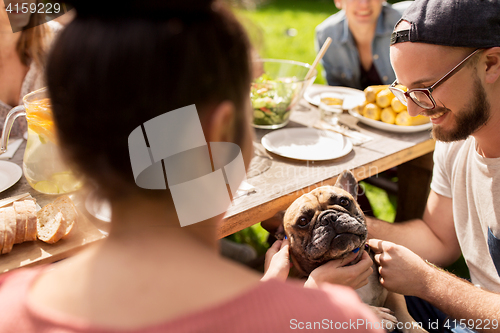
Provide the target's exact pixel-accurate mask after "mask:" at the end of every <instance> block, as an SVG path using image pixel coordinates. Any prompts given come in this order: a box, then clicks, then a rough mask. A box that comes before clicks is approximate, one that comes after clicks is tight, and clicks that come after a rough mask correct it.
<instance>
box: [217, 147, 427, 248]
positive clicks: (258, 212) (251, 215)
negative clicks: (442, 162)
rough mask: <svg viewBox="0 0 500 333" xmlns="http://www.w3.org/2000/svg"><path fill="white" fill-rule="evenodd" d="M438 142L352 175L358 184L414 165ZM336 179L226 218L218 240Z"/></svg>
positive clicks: (358, 169)
mask: <svg viewBox="0 0 500 333" xmlns="http://www.w3.org/2000/svg"><path fill="white" fill-rule="evenodd" d="M434 146H435V140H434V139H429V140H426V141H424V142H422V143H419V144H417V145H415V146H412V147H409V148H406V149H404V150H401V151H399V152H397V153H395V154H392V155H389V156H386V157H383V158H381V159H379V160H377V161H375V162H371V163H367V164H365V165H361V166H359V167H357V168H355V169H352V170H351V171H352V172H353V174H354V175H355V176H356V179H357V180H358V181H360V180H363V179H365V178H368V177H371V176H373V175H376V174H377V173H380V172H383V171H386V170H388V169H390V168H393V167H395V166H398V165H400V164H402V163H405V162H408V161H411V160H413V159H415V158H417V157H420V156H422V155H425V154H427V153H430V152H432V151H433V150H434ZM336 181H337V176H335V177H331V178H328V179H325V180H323V181H321V182H318V183H315V184H312V185H309V186H307V187H304V188H302V189H300V190H297V191H295V192H292V193H289V194H287V195H284V196H281V197H279V198H276V199H274V200H271V201H268V202H266V203H264V204H262V205H259V206H256V207H252V208H250V209H248V210H245V211H242V212H239V213H237V214H234V215H232V216H229V217H227V218H224V219H223V221H222V223H221V225H220V226H219V228H218V230H217V236H218V237H219V238H223V237H226V236H228V235H231V234H233V233H235V232H237V231H240V230H242V229H245V228H248V227H250V226H252V225H254V224H256V223H258V222H261V221H263V220H266V219H268V218H270V217H272V216H274V214H276V213H277V212H278V211H280V210H285V209H286V208H287V207H288V206H289V205H290V204H291V203H292V202H293V201H294V200H295V199H297V198H298V197H300V196H301V195H303V194H305V193H308V192H310V191H312V190H313V189H315V188H317V187H319V186H325V185H335V182H336Z"/></svg>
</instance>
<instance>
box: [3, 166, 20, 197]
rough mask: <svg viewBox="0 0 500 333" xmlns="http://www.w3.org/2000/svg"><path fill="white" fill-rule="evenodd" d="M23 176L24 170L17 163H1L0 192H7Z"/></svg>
mask: <svg viewBox="0 0 500 333" xmlns="http://www.w3.org/2000/svg"><path fill="white" fill-rule="evenodd" d="M22 175H23V169H21V167H20V166H19V165H17V164H15V163H12V162H7V161H0V192H3V191H5V190H6V189H8V188H9V187H11V186H12V185H14V184H15V183H17V181H18V180H19V179H21V176H22Z"/></svg>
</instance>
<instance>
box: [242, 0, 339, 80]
mask: <svg viewBox="0 0 500 333" xmlns="http://www.w3.org/2000/svg"><path fill="white" fill-rule="evenodd" d="M337 11H338V10H337V8H336V7H335V5H334V4H333V0H316V1H311V0H275V1H271V2H269V3H267V4H266V5H263V6H262V7H260V8H258V9H256V10H252V11H248V10H237V14H238V16H239V17H240V19H241V20H242V22H243V24H244V25H245V27H246V28H247V31H248V32H249V35H250V38H251V40H252V43H253V45H254V47H255V49H256V50H257V51H258V52H259V54H260V55H261V57H262V58H275V59H289V60H296V61H301V62H306V63H309V64H312V63H313V61H314V58H316V49H315V47H314V29H315V28H316V26H317V25H318V24H320V23H321V22H323V21H324V20H325V19H326V18H327V17H329V16H330V15H332V14H334V13H336V12H337ZM287 29H295V30H296V31H297V34H296V35H295V36H288V35H287V34H286V31H287ZM317 69H318V73H319V74H318V76H317V78H316V81H315V82H316V83H320V84H325V82H326V81H325V79H324V78H323V76H322V75H321V71H322V67H321V65H319V66H318V67H317Z"/></svg>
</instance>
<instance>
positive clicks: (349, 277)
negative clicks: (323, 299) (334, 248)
mask: <svg viewBox="0 0 500 333" xmlns="http://www.w3.org/2000/svg"><path fill="white" fill-rule="evenodd" d="M362 251H363V250H362ZM357 256H358V254H357V253H351V254H350V255H349V256H347V257H346V258H344V259H336V260H331V261H329V262H327V263H326V264H323V265H321V266H319V267H318V268H316V269H315V270H313V271H312V272H311V274H310V275H309V278H308V279H307V281H306V283H305V284H304V287H307V288H318V287H319V286H320V284H321V283H324V282H328V283H333V284H341V285H344V286H349V287H351V288H353V289H358V288H361V287H363V286H364V285H366V284H368V277H369V276H370V275H371V274H372V273H373V268H372V265H373V261H372V259H371V258H370V256H369V255H368V253H367V252H366V251H363V254H362V256H361V259H360V260H359V262H358V263H357V264H355V265H352V266H345V265H347V264H348V263H350V262H351V261H353V260H354V259H356V257H357Z"/></svg>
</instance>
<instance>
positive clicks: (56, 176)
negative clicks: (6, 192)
mask: <svg viewBox="0 0 500 333" xmlns="http://www.w3.org/2000/svg"><path fill="white" fill-rule="evenodd" d="M23 103H24V106H22V105H20V106H17V107H15V108H13V109H12V110H11V111H10V112H9V114H8V115H7V117H6V118H5V124H4V127H3V131H2V139H1V147H0V154H2V153H5V151H6V150H7V143H8V140H9V134H10V130H11V128H12V124H13V123H14V121H15V120H16V119H17V118H18V117H20V116H26V120H27V121H28V142H27V143H26V150H25V152H24V159H23V172H24V176H25V177H26V180H27V181H28V183H29V184H30V186H31V187H33V188H34V189H35V190H37V191H38V192H41V193H46V194H60V193H68V192H73V191H76V190H78V189H79V188H80V187H81V186H82V182H81V180H80V179H78V178H77V177H75V175H74V174H73V172H71V170H70V169H69V167H68V166H67V165H66V164H65V163H64V162H63V160H62V158H61V156H60V151H59V146H58V142H57V136H56V133H55V130H56V129H55V125H54V121H53V118H52V110H51V103H50V99H49V95H48V91H47V88H42V89H39V90H36V91H34V92H32V93H29V94H27V95H26V96H24V97H23Z"/></svg>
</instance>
